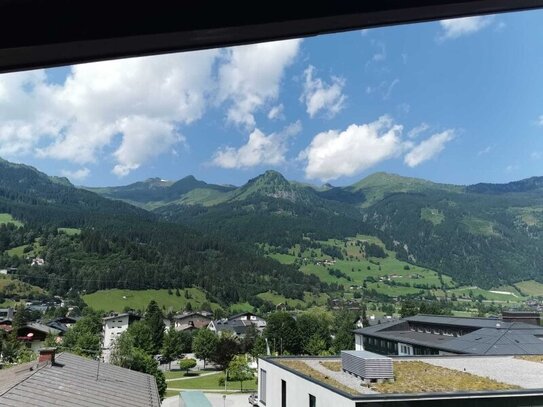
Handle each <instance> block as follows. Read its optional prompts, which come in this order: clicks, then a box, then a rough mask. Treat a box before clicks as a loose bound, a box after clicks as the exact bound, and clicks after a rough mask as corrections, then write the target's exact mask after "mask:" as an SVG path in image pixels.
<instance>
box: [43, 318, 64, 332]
mask: <svg viewBox="0 0 543 407" xmlns="http://www.w3.org/2000/svg"><path fill="white" fill-rule="evenodd" d="M47 326H48V327H51V328H54V329H58V330H59V331H60V332H62V333H63V334H64V333H66V332H67V331H68V327H67V326H66V325H64V324H63V323H62V322H59V321H56V320H53V321H49V322H48V323H47Z"/></svg>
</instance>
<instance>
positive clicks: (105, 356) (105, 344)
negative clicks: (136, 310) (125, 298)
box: [102, 313, 140, 363]
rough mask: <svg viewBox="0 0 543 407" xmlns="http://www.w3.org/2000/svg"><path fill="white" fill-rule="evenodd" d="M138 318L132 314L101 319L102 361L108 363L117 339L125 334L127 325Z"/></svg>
mask: <svg viewBox="0 0 543 407" xmlns="http://www.w3.org/2000/svg"><path fill="white" fill-rule="evenodd" d="M139 319H140V317H139V316H138V315H135V314H132V313H124V314H118V315H111V316H109V317H105V318H103V319H102V321H103V322H102V360H103V361H104V362H105V363H109V361H110V359H111V351H112V350H113V347H114V346H115V342H116V341H117V338H119V336H121V334H122V333H123V332H125V331H126V330H127V329H128V327H129V325H130V324H131V323H133V322H134V321H138V320H139Z"/></svg>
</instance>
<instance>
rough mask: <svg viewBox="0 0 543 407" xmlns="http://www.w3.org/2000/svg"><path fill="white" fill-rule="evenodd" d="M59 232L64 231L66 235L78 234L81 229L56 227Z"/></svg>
mask: <svg viewBox="0 0 543 407" xmlns="http://www.w3.org/2000/svg"><path fill="white" fill-rule="evenodd" d="M58 231H59V233H65V234H67V235H68V236H74V235H80V234H81V229H77V228H58Z"/></svg>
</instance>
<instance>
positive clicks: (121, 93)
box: [0, 51, 218, 175]
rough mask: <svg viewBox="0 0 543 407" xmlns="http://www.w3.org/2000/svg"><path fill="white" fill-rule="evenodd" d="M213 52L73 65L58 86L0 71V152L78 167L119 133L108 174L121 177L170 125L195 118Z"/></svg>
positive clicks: (158, 146) (158, 145)
mask: <svg viewBox="0 0 543 407" xmlns="http://www.w3.org/2000/svg"><path fill="white" fill-rule="evenodd" d="M217 56H218V51H201V52H193V53H186V54H170V55H161V56H155V57H147V58H132V59H126V60H116V61H107V62H99V63H90V64H84V65H77V66H74V67H72V68H71V71H70V73H69V75H68V77H67V78H66V80H65V82H64V83H62V84H49V83H48V82H47V78H46V75H45V73H44V71H36V72H31V73H25V74H22V75H21V74H15V75H13V74H12V75H5V76H2V77H0V112H1V113H0V123H2V124H1V125H0V141H1V142H2V143H1V145H2V147H0V154H4V155H8V156H9V155H12V156H13V155H23V154H31V153H35V154H37V155H38V156H40V157H49V158H54V159H60V160H67V161H72V162H75V163H78V164H85V163H89V162H95V161H96V160H97V155H98V153H99V152H101V151H102V150H103V149H104V148H105V147H106V146H110V145H112V144H114V143H115V142H116V140H118V137H120V139H121V142H120V147H119V148H118V149H117V151H116V152H115V153H114V158H116V160H117V165H116V167H115V170H114V172H115V173H116V174H122V175H124V174H127V173H128V172H130V170H132V169H134V168H137V167H138V166H139V165H141V164H142V163H143V162H144V161H146V160H148V159H150V158H152V157H154V156H156V155H158V154H160V153H162V152H164V151H167V150H168V148H169V147H171V146H172V144H174V143H175V142H177V141H180V140H181V138H179V137H178V135H177V131H176V127H177V126H179V125H182V124H187V123H191V122H193V121H195V120H198V119H199V118H201V117H202V115H203V114H204V111H205V108H206V98H207V97H208V94H209V92H211V91H212V89H211V87H212V86H213V81H212V67H213V63H214V61H215V59H216V58H217ZM135 123H138V125H141V127H140V128H139V129H136V128H135V127H136V126H135ZM131 124H132V125H131ZM6 146H9V148H6ZM37 146H39V147H37Z"/></svg>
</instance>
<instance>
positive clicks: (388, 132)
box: [298, 116, 404, 181]
mask: <svg viewBox="0 0 543 407" xmlns="http://www.w3.org/2000/svg"><path fill="white" fill-rule="evenodd" d="M402 129H403V127H402V126H401V125H398V124H394V122H393V121H392V119H391V118H390V117H388V116H382V117H380V118H379V119H378V120H376V121H374V122H371V123H368V124H362V125H356V124H352V125H350V126H349V127H348V128H347V129H346V130H343V131H338V130H329V131H327V132H322V133H319V134H317V135H316V136H315V137H314V138H313V140H312V141H311V143H310V145H309V146H308V147H307V148H306V149H305V150H304V151H302V152H301V153H300V154H299V156H298V157H299V159H300V160H303V161H306V168H305V174H306V176H307V177H308V178H318V179H321V180H323V181H330V180H333V179H337V178H339V177H341V176H348V175H353V174H355V173H357V172H359V171H362V170H364V169H366V168H369V167H371V166H374V165H376V164H377V163H379V162H381V161H383V160H386V159H389V158H392V157H394V156H397V155H398V154H400V153H401V152H402V150H403V149H404V146H403V143H402V140H401V133H402Z"/></svg>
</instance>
